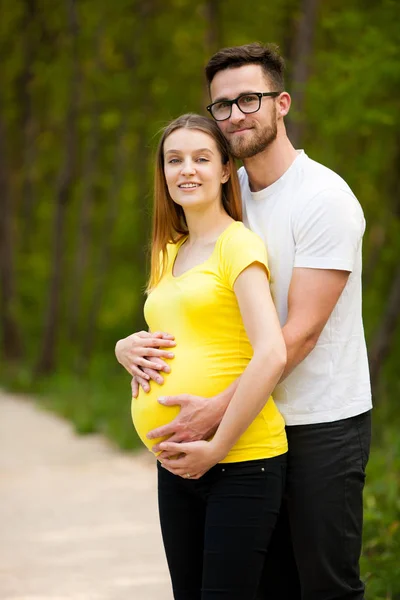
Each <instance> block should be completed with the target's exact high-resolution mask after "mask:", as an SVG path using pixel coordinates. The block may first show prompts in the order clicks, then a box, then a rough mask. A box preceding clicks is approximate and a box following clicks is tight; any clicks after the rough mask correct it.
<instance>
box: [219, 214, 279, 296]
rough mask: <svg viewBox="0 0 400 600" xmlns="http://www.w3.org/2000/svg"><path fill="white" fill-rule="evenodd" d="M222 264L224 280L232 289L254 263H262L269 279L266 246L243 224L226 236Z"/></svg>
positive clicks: (222, 243)
mask: <svg viewBox="0 0 400 600" xmlns="http://www.w3.org/2000/svg"><path fill="white" fill-rule="evenodd" d="M220 263H221V275H222V278H223V280H224V282H225V284H226V285H227V286H228V287H229V288H232V289H233V286H234V283H235V281H236V279H237V278H238V276H239V275H240V273H241V272H242V271H244V270H245V269H246V268H247V267H249V266H250V265H252V264H253V263H260V264H261V265H262V266H263V267H264V268H265V271H266V273H267V277H268V279H269V269H268V257H267V250H266V248H265V244H264V242H263V241H262V239H261V238H260V237H258V235H256V234H255V233H253V232H252V231H250V230H249V229H247V228H246V227H245V226H244V225H243V224H242V223H240V225H239V226H238V227H235V228H234V229H233V230H232V231H230V232H229V234H228V235H226V236H224V239H223V240H222V242H221V246H220Z"/></svg>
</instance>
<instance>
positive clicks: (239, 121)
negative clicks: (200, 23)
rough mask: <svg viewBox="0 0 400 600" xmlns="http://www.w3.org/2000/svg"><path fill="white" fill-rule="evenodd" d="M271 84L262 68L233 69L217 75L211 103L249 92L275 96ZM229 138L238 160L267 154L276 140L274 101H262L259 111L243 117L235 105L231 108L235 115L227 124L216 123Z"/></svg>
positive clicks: (223, 122) (246, 66)
mask: <svg viewBox="0 0 400 600" xmlns="http://www.w3.org/2000/svg"><path fill="white" fill-rule="evenodd" d="M274 91H276V90H275V88H274V86H273V85H272V83H271V82H268V78H267V77H266V75H265V74H264V72H263V70H262V67H260V65H245V66H243V67H238V68H234V69H225V70H224V71H220V72H219V73H217V74H216V75H215V77H214V79H213V80H212V83H211V87H210V92H211V101H212V102H216V101H218V100H233V99H234V98H237V97H238V96H240V94H247V93H250V92H274ZM217 123H218V126H219V128H220V129H221V131H222V133H223V134H224V136H225V137H226V139H227V141H228V143H229V146H230V150H231V152H232V154H233V156H235V157H236V158H242V159H243V158H251V157H252V156H255V155H256V154H258V153H259V152H262V151H263V150H265V149H266V148H267V147H268V146H269V145H270V144H271V143H272V142H273V141H274V140H275V138H276V136H277V111H276V105H275V98H271V97H268V96H267V97H263V98H262V100H261V106H260V110H259V111H257V112H255V113H251V114H244V113H242V112H241V111H240V110H239V108H238V106H237V105H236V104H233V105H232V114H231V116H230V117H229V119H226V120H225V121H217Z"/></svg>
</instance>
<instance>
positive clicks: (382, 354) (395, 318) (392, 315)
mask: <svg viewBox="0 0 400 600" xmlns="http://www.w3.org/2000/svg"><path fill="white" fill-rule="evenodd" d="M399 322H400V266H398V267H397V271H396V273H395V276H394V279H393V283H392V287H391V290H390V293H389V298H388V301H387V304H386V308H385V312H384V316H383V319H382V322H381V324H380V327H379V329H378V332H377V334H376V336H375V339H374V341H373V343H372V345H371V350H370V353H369V367H370V375H371V386H372V393H373V394H374V395H375V394H376V391H377V389H378V383H379V379H380V374H381V371H382V368H383V365H384V363H385V360H386V358H387V357H388V355H389V352H390V349H391V345H392V342H393V337H394V335H395V333H396V330H397V326H398V324H399Z"/></svg>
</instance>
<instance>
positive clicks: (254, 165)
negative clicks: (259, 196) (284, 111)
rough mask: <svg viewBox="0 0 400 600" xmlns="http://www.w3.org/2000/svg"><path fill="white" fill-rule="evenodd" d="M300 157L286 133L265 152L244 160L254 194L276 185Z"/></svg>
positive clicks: (280, 135) (279, 136) (279, 135)
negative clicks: (273, 184)
mask: <svg viewBox="0 0 400 600" xmlns="http://www.w3.org/2000/svg"><path fill="white" fill-rule="evenodd" d="M297 156H298V154H297V152H296V150H295V149H294V148H293V146H292V144H291V143H290V140H289V138H288V137H287V135H286V133H284V132H282V133H281V134H278V137H277V138H276V139H275V140H274V141H273V142H272V144H270V145H269V146H268V148H266V149H265V150H264V151H263V152H259V153H258V154H256V155H255V156H252V157H251V158H246V159H244V160H243V165H244V168H245V169H246V172H247V176H248V178H249V185H250V189H251V191H252V192H259V191H260V190H263V189H265V188H267V187H268V186H270V185H271V184H272V183H275V181H277V180H278V179H280V178H281V177H282V175H283V174H284V173H286V171H287V170H288V169H289V167H290V166H291V164H292V163H293V161H294V160H295V159H296V157H297Z"/></svg>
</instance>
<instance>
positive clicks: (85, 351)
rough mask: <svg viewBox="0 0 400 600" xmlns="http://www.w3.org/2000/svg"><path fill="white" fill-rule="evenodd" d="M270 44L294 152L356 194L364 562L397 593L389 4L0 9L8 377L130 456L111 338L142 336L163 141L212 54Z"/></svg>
mask: <svg viewBox="0 0 400 600" xmlns="http://www.w3.org/2000/svg"><path fill="white" fill-rule="evenodd" d="M251 41H262V42H266V41H269V42H275V43H277V44H278V45H279V46H280V48H281V51H282V53H283V55H284V56H285V57H286V59H287V86H286V87H287V89H288V91H289V92H290V93H291V94H292V99H293V105H292V106H293V108H292V110H291V113H290V119H288V120H287V126H288V130H289V133H290V137H291V139H292V141H293V143H294V144H295V146H296V147H298V148H305V149H306V152H307V153H308V155H309V156H310V157H311V158H313V159H315V160H317V161H319V162H321V163H323V164H324V165H326V166H328V167H330V168H331V169H333V170H335V171H337V172H338V173H339V174H340V175H341V176H342V177H343V178H344V179H345V180H346V181H347V182H348V183H349V185H350V186H351V187H352V189H353V191H354V192H355V194H356V196H357V197H358V198H359V200H360V202H361V204H362V206H363V209H364V212H365V216H366V219H367V231H366V234H365V237H364V275H363V278H364V281H363V285H364V322H365V330H366V336H367V340H368V347H369V355H370V364H371V377H372V384H373V389H374V404H375V410H374V446H373V452H372V456H371V460H370V464H369V469H368V485H367V491H366V502H365V505H366V512H365V540H364V552H363V562H362V570H363V577H364V578H365V579H366V580H367V581H368V582H369V596H368V598H369V599H372V600H379V599H382V600H383V599H393V600H395V599H400V435H399V433H398V431H399V425H400V404H399V398H400V369H399V360H400V322H399V321H400V319H399V315H400V261H399V252H400V171H399V167H400V122H399V109H400V60H399V59H400V2H399V1H398V0H379V1H378V0H346V1H345V0H319V1H318V0H280V1H279V2H261V1H256V0H253V1H252V2H251V3H250V2H243V1H240V2H239V1H238V0H230V1H228V0H203V1H200V2H194V1H193V0H163V1H161V0H140V1H136V0H114V1H113V2H110V1H109V0H53V1H49V0H0V53H1V57H2V58H1V62H0V250H1V252H0V285H1V293H0V297H1V303H0V336H1V363H0V385H1V386H2V387H3V388H4V389H12V390H16V391H20V392H26V393H30V394H32V395H34V396H35V398H38V399H39V400H38V401H41V402H43V403H45V404H46V405H47V406H49V407H51V409H52V410H54V411H57V412H58V413H60V414H62V415H63V416H65V417H67V418H68V419H70V420H71V421H72V422H73V423H74V424H75V427H76V429H77V431H79V432H81V433H90V432H94V431H99V432H102V433H105V434H106V435H107V436H109V437H110V438H112V439H113V440H114V441H116V442H117V443H118V444H119V445H120V446H121V447H123V448H134V447H137V445H138V442H137V439H136V437H135V435H134V431H133V428H132V425H131V420H130V388H129V385H130V378H129V376H128V375H127V374H126V373H124V372H123V370H122V368H121V367H120V366H119V365H118V364H117V363H116V361H115V358H114V346H115V342H116V341H117V339H119V338H121V337H125V336H126V335H128V334H129V333H132V332H133V331H136V330H139V329H141V328H143V327H144V323H143V317H142V306H143V300H144V295H143V289H144V285H145V280H146V273H147V266H146V264H147V257H146V252H147V244H148V239H149V222H150V216H151V198H152V171H153V157H154V150H155V147H156V144H157V132H158V131H159V130H160V128H161V127H162V126H163V125H164V124H166V122H168V121H169V120H170V119H172V118H174V117H176V116H178V115H179V114H182V113H184V112H187V111H194V112H200V113H203V114H205V109H204V107H205V105H206V104H207V102H208V96H207V90H206V86H205V81H204V76H203V69H204V65H205V64H206V62H207V60H208V58H209V57H210V55H211V54H213V53H214V52H215V51H216V50H217V49H218V48H220V47H223V46H231V45H237V44H243V43H248V42H251Z"/></svg>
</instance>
